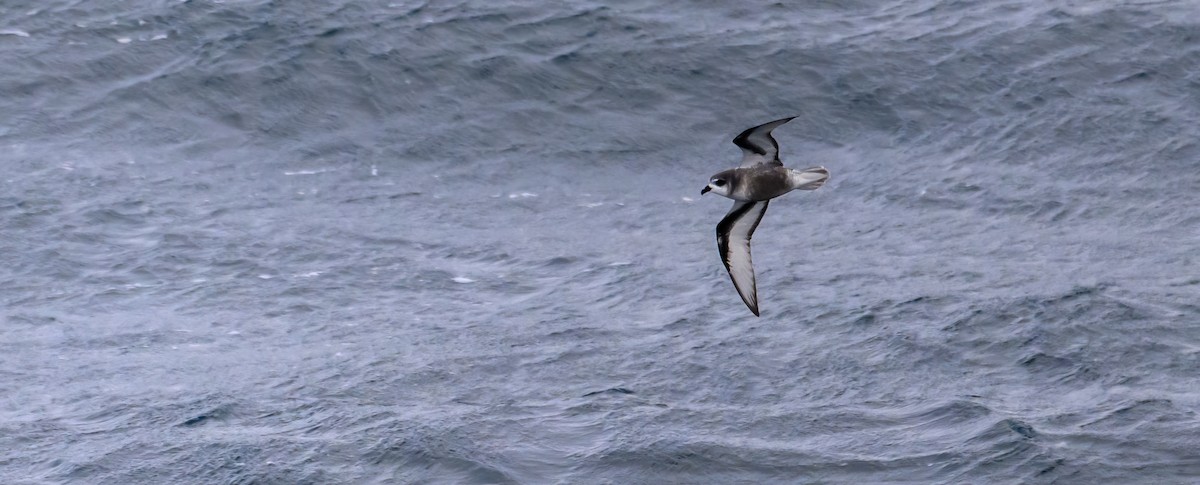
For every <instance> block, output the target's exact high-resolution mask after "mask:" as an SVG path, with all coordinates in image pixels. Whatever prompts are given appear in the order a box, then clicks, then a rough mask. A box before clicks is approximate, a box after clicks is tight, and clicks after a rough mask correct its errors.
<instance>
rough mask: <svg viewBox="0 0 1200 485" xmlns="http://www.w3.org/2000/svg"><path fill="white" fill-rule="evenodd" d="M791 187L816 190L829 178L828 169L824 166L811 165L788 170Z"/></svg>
mask: <svg viewBox="0 0 1200 485" xmlns="http://www.w3.org/2000/svg"><path fill="white" fill-rule="evenodd" d="M788 176H789V177H790V178H791V181H792V187H793V188H795V189H796V190H817V189H819V188H821V186H822V185H825V181H827V180H829V171H828V170H825V167H812V168H806V169H804V170H790V169H789V170H788Z"/></svg>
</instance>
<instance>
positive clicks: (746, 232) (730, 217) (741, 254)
mask: <svg viewBox="0 0 1200 485" xmlns="http://www.w3.org/2000/svg"><path fill="white" fill-rule="evenodd" d="M769 202H770V201H767V200H762V201H757V202H755V201H749V202H747V201H735V202H734V203H733V208H732V209H730V210H729V213H728V214H725V218H724V219H721V222H720V223H719V224H717V249H718V250H719V251H720V252H721V262H723V263H725V270H726V271H728V272H729V278H730V279H732V280H733V286H734V288H737V291H738V294H739V295H741V297H742V301H744V302H746V306H747V307H749V308H750V311H752V312H754V316H758V288H757V286H756V285H755V283H754V264H753V263H752V262H751V261H750V237H751V236H753V235H754V229H755V228H757V227H758V222H759V221H761V220H762V217H763V214H766V213H767V204H768V203H769Z"/></svg>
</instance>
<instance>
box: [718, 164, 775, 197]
mask: <svg viewBox="0 0 1200 485" xmlns="http://www.w3.org/2000/svg"><path fill="white" fill-rule="evenodd" d="M722 173H729V175H728V176H727V178H728V179H729V180H730V183H732V184H733V190H732V194H733V196H734V198H736V199H740V200H768V199H773V198H775V197H779V196H781V195H783V194H786V193H788V192H790V191H791V190H792V184H791V181H790V180H789V179H788V174H787V169H786V168H783V167H780V166H772V165H766V164H762V165H756V166H753V167H741V168H735V169H731V170H726V171H725V172H722Z"/></svg>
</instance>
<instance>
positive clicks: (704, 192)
mask: <svg viewBox="0 0 1200 485" xmlns="http://www.w3.org/2000/svg"><path fill="white" fill-rule="evenodd" d="M710 190H712V187H709V186H707V185H705V186H704V188H703V189H700V195H704V194H707V193H708V191H710Z"/></svg>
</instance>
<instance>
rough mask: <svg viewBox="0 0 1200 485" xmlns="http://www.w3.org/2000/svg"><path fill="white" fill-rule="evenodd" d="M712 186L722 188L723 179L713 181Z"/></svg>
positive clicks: (723, 184)
mask: <svg viewBox="0 0 1200 485" xmlns="http://www.w3.org/2000/svg"><path fill="white" fill-rule="evenodd" d="M713 185H716V186H717V187H723V186H725V179H716V180H713Z"/></svg>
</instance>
